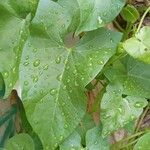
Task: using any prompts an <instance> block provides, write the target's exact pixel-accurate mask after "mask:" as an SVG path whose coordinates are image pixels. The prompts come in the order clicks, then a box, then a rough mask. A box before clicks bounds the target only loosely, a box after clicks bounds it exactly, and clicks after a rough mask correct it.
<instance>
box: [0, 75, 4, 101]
mask: <svg viewBox="0 0 150 150" xmlns="http://www.w3.org/2000/svg"><path fill="white" fill-rule="evenodd" d="M4 95H5V82H4V78H3V76H2V74H1V73H0V99H1V98H3V96H4Z"/></svg>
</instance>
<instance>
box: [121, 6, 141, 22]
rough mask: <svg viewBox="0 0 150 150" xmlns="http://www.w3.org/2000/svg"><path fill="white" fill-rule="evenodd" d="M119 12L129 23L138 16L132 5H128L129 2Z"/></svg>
mask: <svg viewBox="0 0 150 150" xmlns="http://www.w3.org/2000/svg"><path fill="white" fill-rule="evenodd" d="M120 14H121V16H122V17H123V19H124V20H125V21H127V22H131V23H134V22H136V21H137V19H138V18H139V16H140V14H139V12H138V11H137V9H136V8H135V7H134V6H133V5H129V4H128V5H127V6H126V7H124V8H123V9H122V11H121V13H120Z"/></svg>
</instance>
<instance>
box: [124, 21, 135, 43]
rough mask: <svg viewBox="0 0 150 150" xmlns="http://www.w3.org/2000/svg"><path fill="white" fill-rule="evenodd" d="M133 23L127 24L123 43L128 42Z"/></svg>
mask: <svg viewBox="0 0 150 150" xmlns="http://www.w3.org/2000/svg"><path fill="white" fill-rule="evenodd" d="M132 26H133V23H131V22H127V26H126V30H125V31H124V35H123V38H122V41H124V40H126V39H127V38H128V35H129V33H130V31H131V29H132Z"/></svg>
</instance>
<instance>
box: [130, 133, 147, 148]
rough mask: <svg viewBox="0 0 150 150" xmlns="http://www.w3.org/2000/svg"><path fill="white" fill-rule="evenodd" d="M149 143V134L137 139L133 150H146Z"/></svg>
mask: <svg viewBox="0 0 150 150" xmlns="http://www.w3.org/2000/svg"><path fill="white" fill-rule="evenodd" d="M149 142H150V132H148V133H146V134H144V135H143V136H142V137H140V138H139V140H138V142H137V143H136V144H135V146H134V148H133V150H148V149H149Z"/></svg>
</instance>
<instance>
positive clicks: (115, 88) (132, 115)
mask: <svg viewBox="0 0 150 150" xmlns="http://www.w3.org/2000/svg"><path fill="white" fill-rule="evenodd" d="M122 94H123V87H122V86H121V85H120V84H117V83H110V84H109V85H108V86H107V88H106V93H105V94H104V96H103V98H102V102H101V113H100V114H101V121H102V124H103V135H104V136H106V135H108V134H110V133H112V132H114V131H116V130H118V129H120V128H122V127H124V126H125V125H126V124H128V123H129V122H131V121H133V120H135V119H137V118H138V117H139V116H140V114H141V113H142V111H143V108H144V107H145V106H146V105H147V100H146V99H144V98H139V97H133V96H127V97H125V98H123V97H122ZM110 122H111V123H110Z"/></svg>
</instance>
